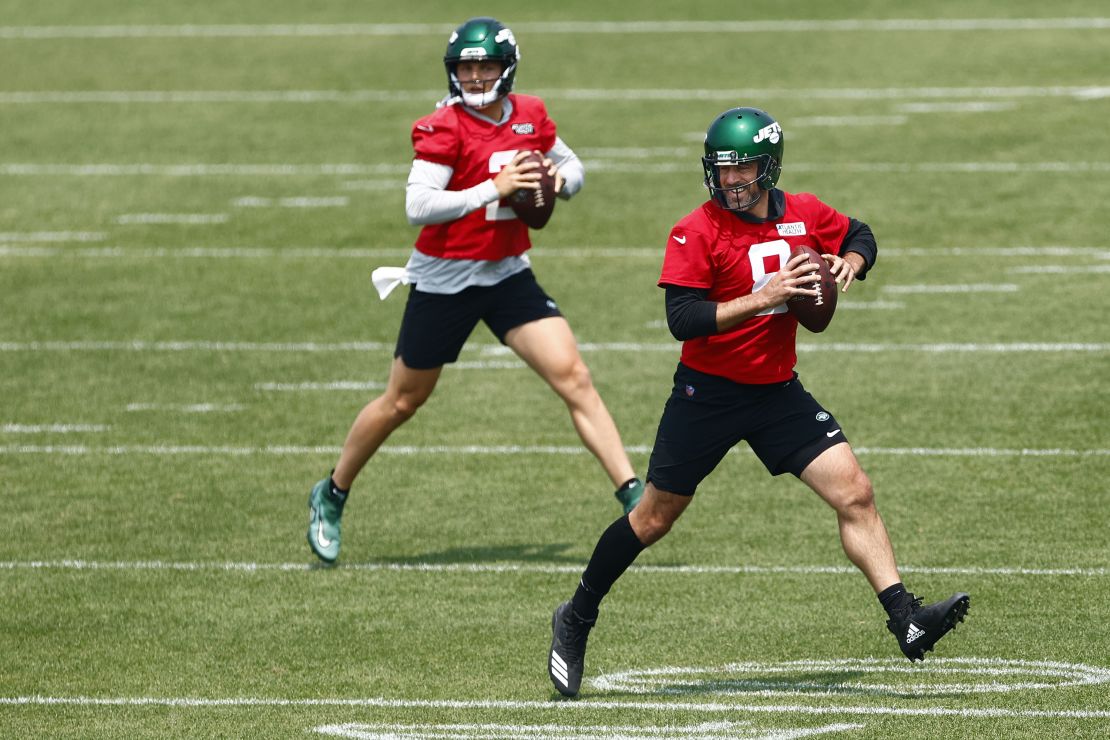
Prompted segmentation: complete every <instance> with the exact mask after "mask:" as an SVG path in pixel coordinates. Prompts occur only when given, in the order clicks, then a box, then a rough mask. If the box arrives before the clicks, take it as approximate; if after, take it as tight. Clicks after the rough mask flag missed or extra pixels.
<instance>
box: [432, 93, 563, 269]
mask: <svg viewBox="0 0 1110 740" xmlns="http://www.w3.org/2000/svg"><path fill="white" fill-rule="evenodd" d="M509 100H510V101H512V106H513V112H512V115H511V116H510V117H509V120H508V121H506V122H505V123H503V124H501V125H500V126H495V125H494V124H492V123H489V122H488V121H482V120H479V119H477V118H475V117H474V116H472V115H470V114H469V113H467V112H466V111H464V110H461V104H460V105H449V106H447V107H444V108H440V109H439V110H437V111H436V112H435V113H432V114H431V115H428V116H424V117H423V118H421V119H420V120H418V121H417V122H416V123H414V124H413V127H412V147H413V150H414V151H415V158H416V159H423V160H426V161H428V162H434V163H436V164H444V165H447V166H448V167H450V168H452V170H454V172H453V173H452V175H451V181H450V182H449V183H448V184H447V189H448V190H466V189H467V188H472V187H474V186H475V185H480V184H481V183H483V182H485V181H486V180H489V179H491V178H493V177H495V176H496V175H497V173H498V172H500V171H501V168H502V167H504V166H505V165H507V164H508V163H509V162H511V161H512V159H513V157H514V156H515V155H516V153H517V152H518V151H520V150H522V149H525V150H532V149H538V150H539V151H541V152H547V151H550V149H551V148H552V147H553V146H554V145H555V122H554V121H552V120H551V119H550V118H548V117H547V109H546V108H545V107H544V104H543V101H542V100H540V99H539V98H536V97H533V96H531V95H515V94H510V95H509ZM531 246H532V242H531V241H530V240H529V238H528V227H527V226H525V225H524V223H522V222H521V221H520V220H519V219H518V218H517V217H516V214H514V213H513V210H512V209H511V208H509V206H508V204H507V203H506V202H505V201H504V200H501V201H496V202H493V203H490V204H489V205H488V206H486V207H484V208H479V209H478V210H476V211H473V212H471V213H468V214H467V215H465V216H463V217H462V218H460V219H456V220H455V221H449V222H447V223H444V224H430V225H427V226H425V227H424V228H423V229H421V230H420V235H419V236H418V237H417V239H416V248H417V249H418V250H419V251H421V252H423V253H424V254H427V255H431V256H432V257H446V258H447V259H471V260H474V259H477V260H499V259H503V258H505V257H511V256H514V255H518V254H521V253H523V252H524V251H526V250H527V249H528V248H529V247H531Z"/></svg>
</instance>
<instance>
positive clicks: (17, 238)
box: [0, 231, 108, 244]
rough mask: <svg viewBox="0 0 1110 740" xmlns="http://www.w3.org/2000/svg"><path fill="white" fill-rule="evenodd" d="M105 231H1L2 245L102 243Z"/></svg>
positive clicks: (0, 242) (0, 239)
mask: <svg viewBox="0 0 1110 740" xmlns="http://www.w3.org/2000/svg"><path fill="white" fill-rule="evenodd" d="M107 237H108V235H107V234H105V233H104V232H103V231H0V244H4V243H11V242H100V241H104V240H105V239H106V238H107Z"/></svg>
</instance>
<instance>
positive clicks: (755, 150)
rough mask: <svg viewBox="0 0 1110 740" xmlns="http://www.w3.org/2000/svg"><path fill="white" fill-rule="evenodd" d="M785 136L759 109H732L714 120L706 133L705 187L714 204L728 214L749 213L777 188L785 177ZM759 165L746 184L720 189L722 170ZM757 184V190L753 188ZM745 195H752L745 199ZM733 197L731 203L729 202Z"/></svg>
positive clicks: (773, 120)
mask: <svg viewBox="0 0 1110 740" xmlns="http://www.w3.org/2000/svg"><path fill="white" fill-rule="evenodd" d="M782 149H783V133H782V128H781V127H780V126H779V124H778V122H777V121H776V120H775V119H774V118H771V116H770V115H769V114H768V113H767V112H765V111H761V110H759V109H758V108H731V109H729V110H726V111H725V112H724V113H722V114H720V115H719V116H717V117H716V118H715V119H713V123H711V124H710V125H709V130H707V131H706V132H705V156H704V157H702V160H701V164H702V169H703V170H704V171H705V186H706V187H707V188H709V193H710V195H711V196H712V197H713V199H714V200H715V201H717V203H718V204H719V205H720V206H721V207H722V208H724V209H726V210H729V211H746V210H748V209H749V208H751V207H752V206H753V205H755V204H756V203H757V202H759V199H760V198H761V197H762V196H763V191H764V190H770V189H771V188H773V187H775V183H777V182H778V181H779V175H780V174H782ZM746 162H758V163H759V171H758V173H759V174H758V175H756V177H755V179H754V180H751V181H750V182H747V183H741V184H738V185H732V186H729V187H722V186H721V173H720V167H721V166H722V165H737V164H744V163H746ZM752 185H758V187H757V188H751V186H752ZM745 193H746V194H747V195H749V196H750V198H749V199H748V200H746V201H745V200H743V198H744V195H745ZM729 194H732V201H733V202H732V203H731V204H730V202H729Z"/></svg>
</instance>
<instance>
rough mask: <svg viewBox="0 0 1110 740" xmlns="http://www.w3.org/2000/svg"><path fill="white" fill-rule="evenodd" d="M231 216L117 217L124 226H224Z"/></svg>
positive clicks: (182, 214) (158, 214)
mask: <svg viewBox="0 0 1110 740" xmlns="http://www.w3.org/2000/svg"><path fill="white" fill-rule="evenodd" d="M228 218H229V216H228V214H226V213H125V214H123V215H121V216H117V217H116V223H117V224H120V225H123V226H131V225H135V224H139V225H148V224H223V223H227V220H228Z"/></svg>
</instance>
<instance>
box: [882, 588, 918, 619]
mask: <svg viewBox="0 0 1110 740" xmlns="http://www.w3.org/2000/svg"><path fill="white" fill-rule="evenodd" d="M912 600H913V594H911V593H909V592H908V591H906V587H905V586H903V585H902V582H901V581H899V582H898V583H895V584H894V585H893V586H889V587H887V588H885V589H883V591H882V593H880V594H879V603H880V604H882V605H883V609H886V613H887V615H888V616H891V617H893V616H894V612H895V611H897V610H899V609H901V608H903V607H905V606H906V605H908V604H909V603H910V602H911V601H912Z"/></svg>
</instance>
